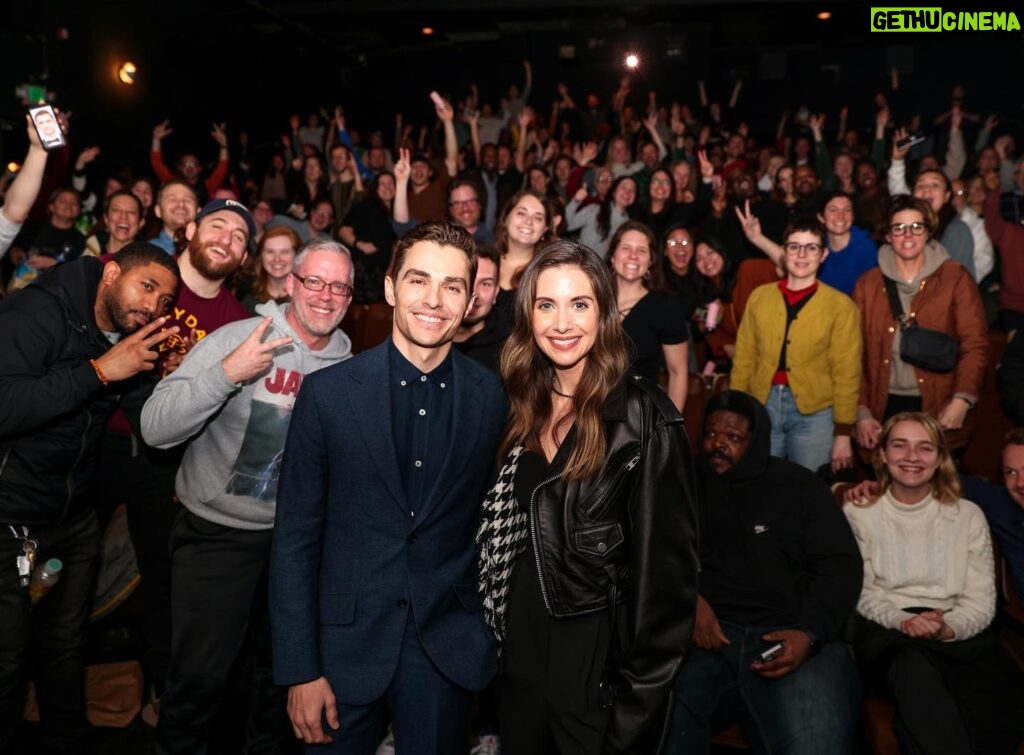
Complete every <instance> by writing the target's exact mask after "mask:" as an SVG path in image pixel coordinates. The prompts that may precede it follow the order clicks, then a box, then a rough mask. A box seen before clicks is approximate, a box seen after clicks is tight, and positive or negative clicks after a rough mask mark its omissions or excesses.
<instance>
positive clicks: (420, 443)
mask: <svg viewBox="0 0 1024 755" xmlns="http://www.w3.org/2000/svg"><path fill="white" fill-rule="evenodd" d="M388 366H389V369H390V372H391V391H390V393H391V432H392V434H393V437H394V440H395V455H396V456H397V458H398V468H399V469H400V470H402V482H403V483H404V487H405V496H406V501H407V502H408V504H409V507H410V509H411V512H412V513H413V514H415V512H416V509H417V508H418V507H419V505H420V504H421V503H422V502H424V501H425V500H426V499H427V495H428V494H429V493H430V486H432V485H433V484H434V483H435V481H436V480H437V478H438V475H439V474H440V471H441V465H442V464H444V457H445V454H447V453H448V447H449V446H450V445H451V441H452V405H453V404H454V398H453V391H454V387H453V386H452V354H451V351H449V352H448V356H446V357H445V359H444V361H443V362H441V364H439V365H438V366H437V367H435V368H434V369H433V370H431V371H430V372H429V373H427V374H424V373H423V372H422V371H420V369H419V368H417V367H416V366H415V365H413V364H412V363H411V362H410V361H409V360H408V359H406V358H405V357H404V356H402V353H401V352H400V351H399V350H398V349H397V348H396V347H395V344H394V342H393V341H390V340H389V341H388Z"/></svg>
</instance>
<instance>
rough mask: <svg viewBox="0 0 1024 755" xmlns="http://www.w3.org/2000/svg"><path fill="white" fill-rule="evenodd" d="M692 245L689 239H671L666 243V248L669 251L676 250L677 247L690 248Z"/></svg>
mask: <svg viewBox="0 0 1024 755" xmlns="http://www.w3.org/2000/svg"><path fill="white" fill-rule="evenodd" d="M690 243H691V242H690V240H689V239H669V240H668V241H666V242H665V246H667V247H668V248H669V249H675V248H676V247H677V246H689V245H690Z"/></svg>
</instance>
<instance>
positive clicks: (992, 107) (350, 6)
mask: <svg viewBox="0 0 1024 755" xmlns="http://www.w3.org/2000/svg"><path fill="white" fill-rule="evenodd" d="M944 9H945V10H950V8H944ZM974 9H975V10H977V8H974ZM986 9H988V7H987V6H986ZM993 9H994V8H993ZM823 10H827V11H830V12H831V13H832V14H833V16H832V18H831V19H829V20H828V21H821V20H819V19H818V18H817V17H816V15H817V13H818V12H820V11H823ZM1018 10H1021V9H1018ZM1018 18H1019V19H1021V20H1022V22H1024V12H1022V13H1020V14H1018ZM423 26H431V27H433V28H434V29H435V33H434V34H433V35H432V36H429V37H427V36H424V35H423V34H422V33H421V31H420V30H421V28H422V27H423ZM868 29H869V10H868V6H867V5H860V4H852V3H845V4H844V3H836V4H825V3H815V4H809V3H780V2H771V3H716V4H714V5H713V6H712V5H709V4H694V3H685V2H684V3H680V2H671V3H669V2H644V3H639V4H636V5H623V4H621V3H619V2H599V1H595V0H577V1H576V2H558V3H557V4H556V5H554V6H545V5H543V4H542V3H540V2H536V0H534V1H530V0H505V1H504V2H501V3H490V2H486V0H476V1H475V2H465V1H464V0H425V1H424V2H411V1H409V0H403V1H400V2H384V1H383V0H379V1H378V2H376V3H375V4H372V3H371V2H370V1H367V2H352V1H350V0H319V1H317V0H298V1H297V2H285V1H283V0H220V1H218V0H209V1H208V2H202V3H201V2H195V1H194V0H179V1H178V2H173V1H171V2H151V1H149V0H134V1H132V2H128V1H125V0H34V1H33V2H23V3H17V4H15V3H13V2H12V3H10V4H9V7H8V8H7V9H6V10H3V11H0V159H2V160H3V161H4V162H5V163H6V162H7V161H9V160H16V161H17V160H20V159H21V156H22V155H23V154H24V148H25V136H24V129H23V125H22V122H21V117H22V116H21V113H22V112H23V109H22V107H21V105H20V103H19V102H18V100H17V98H16V97H15V96H14V89H15V87H16V86H17V85H18V84H22V83H26V82H40V83H45V85H46V87H47V89H48V90H51V91H53V92H55V93H56V99H55V104H57V105H58V106H59V107H61V108H63V109H69V110H71V111H72V112H73V118H72V126H73V130H72V133H71V138H70V140H71V143H72V150H73V153H74V154H77V152H78V151H79V150H80V149H81V148H83V147H84V146H86V145H88V144H99V145H101V146H102V147H103V155H102V157H101V158H100V161H99V162H98V163H97V166H96V167H97V169H98V170H99V171H101V172H113V171H114V170H116V169H118V168H120V167H121V166H123V165H125V164H131V165H133V166H134V167H135V168H136V169H137V170H141V171H143V172H146V169H147V150H148V145H149V139H150V132H151V129H152V127H153V125H154V124H155V123H157V122H159V121H161V120H163V119H165V118H169V119H170V120H171V124H172V126H173V127H174V128H175V134H174V135H173V136H172V137H170V138H169V139H168V140H167V142H166V148H167V150H168V151H169V152H173V151H175V150H179V149H194V150H196V151H197V152H198V154H199V155H200V157H201V159H203V160H211V159H213V158H214V156H215V154H216V150H215V146H214V144H213V142H212V140H211V139H210V138H209V136H208V134H209V128H210V124H211V122H213V121H214V120H217V121H225V122H226V123H227V124H228V131H229V135H230V138H231V139H232V143H233V145H234V139H235V138H236V137H237V135H238V133H239V131H240V130H242V129H243V128H244V129H245V130H247V131H248V132H249V135H250V144H251V145H252V148H253V151H254V152H255V153H256V154H257V155H260V154H266V150H267V149H268V148H270V147H271V146H273V144H274V143H275V141H276V139H277V137H278V135H279V134H280V133H282V132H283V131H284V130H285V124H286V122H287V116H288V115H289V114H290V113H292V112H297V113H301V114H303V120H305V114H306V113H308V112H310V111H312V110H315V109H316V108H317V107H319V106H321V105H323V106H325V107H327V108H328V109H331V108H333V106H334V104H336V103H342V104H344V106H345V108H346V114H347V117H348V123H349V127H350V128H354V129H357V130H359V131H360V132H361V133H363V134H366V133H368V132H369V131H371V130H374V129H383V131H384V137H385V142H386V143H389V144H390V142H391V141H392V129H393V123H394V114H395V113H396V112H398V111H402V112H404V113H405V114H406V118H407V121H408V120H412V121H413V122H416V123H426V124H429V123H432V121H433V117H432V114H431V113H432V105H431V103H430V100H429V99H428V96H427V95H428V93H429V91H430V90H431V89H435V88H436V89H439V90H441V91H442V92H446V93H450V94H452V95H454V96H456V97H459V96H462V95H464V94H465V93H466V92H467V91H468V86H469V84H470V82H476V83H477V84H478V85H479V87H480V92H481V97H482V100H483V101H489V102H492V103H494V104H497V101H498V99H499V97H500V96H501V95H502V94H504V92H505V91H506V90H507V87H508V85H509V84H510V83H513V82H515V83H518V84H519V85H520V86H521V85H522V77H523V72H522V65H521V61H522V59H523V58H524V57H526V58H529V59H530V60H531V61H532V62H533V65H534V73H535V82H534V89H533V94H532V96H531V104H533V105H535V106H536V107H537V108H538V109H540V110H541V111H544V112H546V111H548V110H549V109H550V105H551V102H552V101H553V100H554V98H555V85H556V83H557V82H559V81H565V82H566V83H568V84H569V86H570V89H571V92H572V94H573V95H574V96H575V98H576V100H577V103H578V104H580V105H582V103H583V99H584V96H585V93H587V92H590V91H593V92H595V93H598V94H599V95H600V96H601V99H602V102H603V103H607V101H608V98H609V95H610V94H611V92H612V91H613V90H614V89H615V88H616V86H617V83H618V79H619V76H620V75H621V74H622V73H623V72H624V66H623V60H624V57H625V55H626V53H627V52H632V51H635V52H637V54H639V55H640V57H641V67H640V69H639V71H638V72H637V74H636V75H635V76H634V81H633V86H632V91H633V93H632V96H631V101H632V102H631V104H633V105H634V106H636V107H642V106H643V105H644V102H645V99H646V92H647V91H648V90H650V89H655V90H657V91H658V92H659V100H660V101H662V102H664V103H669V102H671V101H672V100H673V99H678V100H679V101H680V102H682V103H685V104H691V105H697V102H698V101H697V81H698V80H699V79H704V80H706V81H707V84H708V90H709V96H710V97H711V98H712V99H718V100H720V101H723V102H724V101H725V100H726V99H727V98H728V95H729V92H730V90H731V87H732V83H733V82H734V81H735V80H736V78H737V77H740V78H742V79H743V81H744V82H745V85H744V89H743V93H742V96H741V99H740V107H739V113H738V114H739V116H741V117H742V118H743V119H744V120H747V121H748V122H749V123H750V124H751V126H752V128H753V129H754V131H755V134H759V135H762V136H764V137H768V136H770V135H771V134H773V133H774V128H775V124H776V122H777V119H778V115H779V113H780V111H781V110H782V109H795V108H796V107H798V106H799V105H801V104H807V105H809V106H810V107H812V108H813V109H815V110H822V111H824V112H826V113H827V114H828V115H829V119H830V120H829V123H827V124H826V129H825V130H826V134H827V135H828V138H830V139H831V138H833V136H832V135H833V132H832V130H831V125H834V123H835V119H836V118H837V112H838V109H839V108H840V107H841V106H843V105H849V107H850V126H851V127H857V128H860V129H862V130H863V131H864V133H865V135H867V134H868V133H870V129H871V126H872V115H873V112H874V106H873V102H872V100H873V95H874V93H875V92H877V91H888V81H889V77H888V71H889V69H890V68H891V67H892V66H896V67H898V68H899V70H900V71H901V73H902V87H901V90H900V92H899V93H897V94H895V95H890V101H891V102H892V103H893V106H894V114H895V115H896V117H897V118H898V119H901V120H903V119H906V118H908V117H909V116H910V115H911V114H913V113H918V112H919V113H921V114H922V115H923V116H924V117H925V122H926V123H927V122H930V121H931V119H932V118H933V117H934V115H936V114H938V113H939V112H942V111H944V110H945V109H946V108H947V107H948V104H949V100H950V91H951V89H952V86H953V84H954V83H960V84H963V85H964V86H965V87H966V88H967V99H966V108H967V109H968V110H974V111H977V112H980V113H981V114H982V115H983V116H984V115H988V114H990V113H997V114H998V115H999V116H1000V118H1001V119H1002V122H1001V125H1000V130H1004V129H1006V130H1019V126H1020V124H1021V123H1022V122H1024V112H1022V95H1021V92H1022V91H1024V90H1022V88H1021V87H1020V85H1019V81H1018V79H1019V76H1020V69H1021V64H1022V63H1024V35H1022V34H1021V33H1013V34H997V33H991V32H990V33H980V32H979V33H969V32H963V33H960V32H944V33H941V34H908V33H896V34H894V33H888V34H882V33H870V32H869V31H868ZM563 45H573V46H574V47H575V58H574V59H572V60H563V59H561V58H560V57H559V48H560V46H563ZM124 60H132V61H133V62H134V63H136V65H137V66H138V68H139V74H138V77H137V81H136V84H135V85H134V86H133V87H126V86H124V85H122V84H120V83H119V82H117V80H116V70H117V67H118V66H119V64H120V63H121V62H122V61H124ZM969 136H970V134H969ZM234 154H237V150H236V151H234Z"/></svg>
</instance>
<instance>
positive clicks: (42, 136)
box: [28, 105, 67, 151]
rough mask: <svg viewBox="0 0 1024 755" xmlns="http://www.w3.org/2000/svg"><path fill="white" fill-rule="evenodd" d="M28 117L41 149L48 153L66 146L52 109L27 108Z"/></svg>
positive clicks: (43, 106) (42, 107)
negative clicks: (37, 135) (41, 146)
mask: <svg viewBox="0 0 1024 755" xmlns="http://www.w3.org/2000/svg"><path fill="white" fill-rule="evenodd" d="M28 115H29V117H30V118H31V119H32V125H33V126H35V128H36V133H37V134H39V141H40V142H41V143H42V145H43V149H45V150H47V151H50V150H54V149H57V148H58V147H63V146H64V145H65V144H67V142H66V141H64V132H63V131H61V129H60V121H58V120H57V114H56V113H55V112H53V108H52V107H50V106H49V105H40V106H39V107H33V108H29V111H28Z"/></svg>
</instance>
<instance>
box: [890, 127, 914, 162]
mask: <svg viewBox="0 0 1024 755" xmlns="http://www.w3.org/2000/svg"><path fill="white" fill-rule="evenodd" d="M907 136H908V134H907V130H906V129H905V128H898V129H896V130H895V131H893V133H892V159H893V160H902V159H903V158H905V157H906V156H907V153H908V152H909V151H910V147H901V146H900V142H901V141H903V140H904V139H906V138H907Z"/></svg>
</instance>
